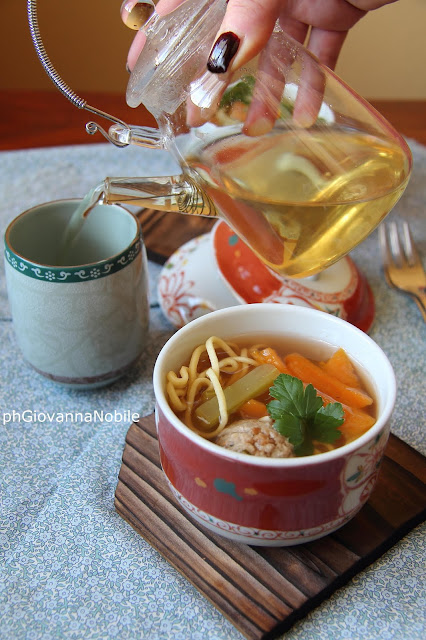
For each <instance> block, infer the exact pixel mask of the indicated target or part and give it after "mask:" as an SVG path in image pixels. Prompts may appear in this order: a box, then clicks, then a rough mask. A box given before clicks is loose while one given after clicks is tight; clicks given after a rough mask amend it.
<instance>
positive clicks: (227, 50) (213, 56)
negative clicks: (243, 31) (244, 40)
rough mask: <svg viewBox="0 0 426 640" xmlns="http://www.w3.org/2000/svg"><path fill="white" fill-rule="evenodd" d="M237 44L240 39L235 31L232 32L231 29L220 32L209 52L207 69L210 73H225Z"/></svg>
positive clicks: (235, 51)
mask: <svg viewBox="0 0 426 640" xmlns="http://www.w3.org/2000/svg"><path fill="white" fill-rule="evenodd" d="M239 46H240V39H239V37H238V36H236V35H235V33H232V31H228V32H227V33H222V35H220V36H219V37H218V39H217V40H216V42H215V43H214V45H213V48H212V50H211V52H210V55H209V59H208V61H207V69H208V70H209V71H211V73H225V72H226V71H227V70H228V67H229V64H230V62H231V60H232V58H233V57H234V56H235V54H236V53H237V51H238V47H239Z"/></svg>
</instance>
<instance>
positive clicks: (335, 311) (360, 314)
mask: <svg viewBox="0 0 426 640" xmlns="http://www.w3.org/2000/svg"><path fill="white" fill-rule="evenodd" d="M158 297H159V301H160V306H161V308H162V310H163V312H164V314H165V315H166V317H167V318H168V319H169V320H170V322H171V323H172V324H173V325H174V326H176V327H177V328H180V327H183V326H184V325H185V324H187V323H188V322H190V321H191V320H194V319H195V318H198V317H200V316H202V315H204V314H206V313H210V312H211V311H214V310H217V309H223V308H225V307H231V306H235V305H238V304H252V303H256V302H274V303H277V304H294V305H299V306H305V307H310V308H313V309H319V310H321V311H325V312H327V313H330V314H332V315H335V316H337V317H340V318H342V319H343V320H347V321H348V322H350V323H351V324H354V325H355V326H357V327H358V328H360V329H362V330H363V331H366V332H368V331H369V329H370V328H371V325H372V322H373V319H374V298H373V294H372V291H371V289H370V286H369V284H368V282H367V281H366V279H365V277H364V276H363V274H362V273H361V272H360V270H359V269H358V267H357V266H356V265H355V263H354V262H353V261H352V260H351V258H349V257H346V258H343V259H342V260H340V261H339V262H338V263H336V264H335V265H333V266H331V267H329V268H328V269H327V270H326V271H324V272H322V273H321V274H319V275H318V276H316V277H311V278H304V279H300V280H296V279H293V278H284V277H281V276H278V275H277V274H274V273H273V272H272V271H270V270H269V269H268V268H267V267H266V266H265V265H264V264H263V263H262V262H261V261H260V259H259V258H258V257H257V256H256V255H255V253H254V252H253V251H252V250H251V249H250V248H249V247H248V246H247V245H246V244H245V243H244V242H243V241H242V240H241V239H240V238H239V237H238V236H237V235H236V234H235V233H234V231H233V230H232V229H231V228H230V227H229V226H228V225H227V224H226V222H224V221H222V220H219V221H218V222H217V224H216V225H215V226H214V227H213V230H212V231H211V232H210V233H209V234H204V235H202V236H199V237H198V238H195V239H193V240H190V241H189V242H187V243H186V244H184V245H183V246H182V247H180V249H178V250H177V251H176V252H175V253H174V254H173V255H172V256H171V257H170V258H169V260H168V261H167V262H166V264H165V265H164V268H163V270H162V272H161V276H160V280H159V286H158Z"/></svg>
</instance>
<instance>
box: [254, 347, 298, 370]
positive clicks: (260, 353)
mask: <svg viewBox="0 0 426 640" xmlns="http://www.w3.org/2000/svg"><path fill="white" fill-rule="evenodd" d="M250 355H251V356H252V358H253V360H256V362H258V363H259V364H272V365H274V367H276V368H277V369H278V371H279V372H280V373H290V372H289V370H288V368H287V367H286V366H285V364H284V361H283V359H282V358H281V357H280V356H279V355H278V353H277V352H276V351H275V349H272V347H266V348H265V349H253V351H252V352H251V353H250Z"/></svg>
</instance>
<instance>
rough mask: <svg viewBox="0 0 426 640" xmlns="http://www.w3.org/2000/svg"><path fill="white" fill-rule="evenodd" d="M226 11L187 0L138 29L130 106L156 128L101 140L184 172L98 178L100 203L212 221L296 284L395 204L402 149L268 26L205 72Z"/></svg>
mask: <svg viewBox="0 0 426 640" xmlns="http://www.w3.org/2000/svg"><path fill="white" fill-rule="evenodd" d="M225 9H226V2H225V0H186V2H184V3H183V4H182V5H180V6H179V7H178V8H177V9H175V10H174V11H173V12H172V13H170V14H168V15H167V16H163V17H161V16H159V15H158V14H157V13H155V12H154V13H153V14H152V16H151V17H150V18H149V20H148V21H147V23H146V24H145V26H144V28H143V29H144V31H145V35H146V44H145V46H144V48H143V50H142V53H141V55H140V57H139V59H138V61H137V64H136V66H135V68H134V70H133V72H132V74H131V77H130V81H129V84H128V89H127V102H128V104H129V105H130V106H132V107H137V106H139V105H140V104H141V103H142V104H143V105H144V106H145V107H146V108H147V109H148V110H149V111H150V112H151V113H152V114H153V115H154V117H155V119H156V121H157V123H158V129H151V128H146V127H132V126H128V125H124V124H123V125H121V124H115V125H113V126H112V127H111V128H110V130H109V138H110V139H112V140H113V141H115V142H116V143H117V144H119V145H126V144H136V145H142V146H148V147H151V148H152V147H154V148H165V149H167V150H168V151H170V152H171V154H172V155H173V156H174V157H175V158H176V160H177V161H178V162H179V164H180V166H181V168H182V174H181V175H179V176H172V177H170V178H164V177H161V178H145V177H143V178H140V177H133V178H107V179H106V180H105V182H104V185H103V187H102V191H103V196H102V197H103V201H104V202H105V203H114V202H121V203H129V204H134V205H141V206H152V207H155V208H161V209H166V210H175V211H179V212H181V213H187V214H195V215H209V216H217V217H220V218H223V219H224V220H225V221H226V222H227V223H228V224H229V225H230V227H232V229H233V230H234V231H235V232H236V233H237V234H238V235H239V236H240V237H241V238H242V239H243V240H244V241H245V242H246V243H247V244H248V245H249V246H250V248H251V249H252V250H253V251H254V252H255V253H256V254H257V256H258V257H259V258H260V259H261V260H262V261H263V262H264V263H265V264H266V265H267V266H268V267H270V268H271V269H273V270H274V271H276V272H278V273H279V274H281V275H286V276H291V277H306V276H309V275H312V274H315V273H317V272H319V271H321V270H323V269H325V268H327V267H328V266H330V265H331V264H333V263H334V262H336V261H337V260H339V259H340V258H341V257H343V256H344V255H345V254H347V253H348V252H349V251H350V250H351V249H353V248H354V247H355V246H356V245H357V244H358V243H360V242H361V241H362V240H364V238H366V236H367V235H368V234H370V233H371V231H372V230H373V229H374V228H375V227H376V226H377V225H378V224H379V223H380V221H381V220H382V219H383V218H384V216H385V215H386V214H387V213H388V212H389V211H390V210H391V209H392V207H393V206H394V205H395V203H396V202H397V201H398V199H399V198H400V197H401V195H402V193H403V191H404V189H405V187H406V185H407V182H408V178H409V174H410V171H411V164H412V160H411V154H410V150H409V148H408V146H407V144H406V142H405V141H404V140H403V138H402V137H401V136H400V135H399V134H398V133H397V132H396V131H395V130H394V129H393V127H392V126H391V125H390V124H389V123H388V122H387V121H386V120H385V119H384V118H383V117H382V116H381V115H380V114H379V113H377V112H376V111H375V110H374V109H373V108H372V107H371V105H369V104H368V102H366V101H365V100H364V99H362V98H361V97H360V96H359V95H357V94H356V93H355V92H354V91H353V90H352V89H351V88H350V87H348V86H347V85H346V84H345V83H344V82H343V81H342V80H341V79H340V78H338V77H337V76H336V75H335V74H334V73H333V72H332V71H330V70H329V69H328V68H327V67H325V66H324V65H322V64H321V63H320V62H319V61H318V60H317V59H316V58H315V57H314V56H313V55H312V54H311V53H310V52H308V51H307V50H306V49H305V48H304V47H303V46H302V45H300V44H299V43H297V42H296V41H294V40H293V39H292V38H290V37H289V36H288V35H286V34H285V33H284V32H283V30H282V29H281V28H280V25H279V23H277V24H276V26H275V30H274V32H273V34H272V37H271V38H270V40H269V42H268V44H267V46H266V47H265V49H264V50H262V51H261V53H260V54H259V55H258V56H257V57H256V58H255V59H253V60H251V61H250V62H249V63H248V64H246V65H245V66H244V67H241V68H239V69H236V70H235V71H232V72H229V71H228V72H225V73H211V72H210V71H208V70H207V67H206V62H207V59H208V55H209V52H210V50H211V48H212V44H213V42H214V39H215V37H216V33H217V29H218V27H219V25H220V23H221V20H222V17H223V15H224V13H225ZM136 115H137V112H136ZM135 119H137V117H136V118H135ZM144 172H145V167H144V166H143V162H142V161H141V173H144Z"/></svg>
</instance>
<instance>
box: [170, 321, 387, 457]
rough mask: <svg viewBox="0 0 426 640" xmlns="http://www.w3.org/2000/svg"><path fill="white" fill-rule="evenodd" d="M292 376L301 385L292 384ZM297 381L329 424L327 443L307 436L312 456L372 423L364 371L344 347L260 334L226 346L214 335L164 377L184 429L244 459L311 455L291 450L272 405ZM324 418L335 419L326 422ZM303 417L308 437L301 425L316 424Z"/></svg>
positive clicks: (369, 390)
mask: <svg viewBox="0 0 426 640" xmlns="http://www.w3.org/2000/svg"><path fill="white" fill-rule="evenodd" d="M294 378H296V379H298V380H299V381H301V382H296V383H295V381H294ZM294 383H295V384H296V385H298V386H297V389H298V391H297V393H298V396H300V398H301V397H302V396H303V394H307V393H308V390H307V386H308V385H310V384H311V385H312V386H313V387H314V389H315V391H316V395H317V396H319V398H321V400H322V403H321V401H318V400H317V401H316V402H317V404H319V406H321V404H322V405H323V408H322V409H318V411H319V412H320V413H321V414H323V413H326V414H327V418H326V420H327V421H328V422H330V425H331V424H332V423H333V424H334V431H333V427H332V426H330V432H331V431H333V433H334V435H333V438H334V439H332V441H327V437H328V436H327V437H326V438H325V441H320V440H319V439H318V440H317V439H316V436H315V433H316V431H315V430H313V431H312V434H313V435H312V438H311V440H312V447H313V448H312V451H311V453H313V454H318V453H323V452H326V451H329V450H331V449H335V448H338V447H341V446H343V445H345V444H347V443H349V442H351V441H352V440H355V439H356V438H358V437H359V436H360V435H362V434H363V433H365V431H367V430H368V429H369V428H370V427H372V426H373V424H374V423H375V420H376V403H375V401H374V396H373V393H372V384H371V383H370V381H369V380H368V375H367V374H366V372H364V371H361V370H360V369H359V368H358V367H355V366H354V364H353V363H352V362H351V361H350V359H349V358H348V356H347V355H346V353H345V352H344V351H343V350H342V349H339V348H336V347H334V346H332V345H330V344H328V343H325V342H317V341H306V340H301V339H299V338H297V339H295V338H294V337H292V336H287V337H271V336H270V335H266V334H264V333H260V332H259V333H258V334H255V335H244V336H237V337H234V338H230V339H227V340H222V339H220V338H216V337H211V338H209V340H208V341H206V343H205V344H204V345H200V346H199V347H198V348H197V349H195V350H194V352H193V353H192V355H191V358H190V359H189V360H188V361H187V362H186V363H185V364H184V365H183V366H182V367H181V368H180V370H179V372H169V374H168V376H167V393H168V396H169V402H170V406H171V408H172V409H173V410H174V412H175V413H176V415H177V416H178V417H179V418H180V419H181V420H182V421H183V422H184V424H185V425H186V426H187V427H189V428H190V429H192V430H194V431H196V432H197V433H198V434H199V435H202V436H203V437H205V438H207V439H209V440H211V441H212V442H215V443H216V444H218V445H219V446H225V447H227V448H230V449H234V450H236V451H237V450H238V451H239V452H243V453H248V454H249V455H264V456H270V457H292V456H294V455H310V454H306V453H303V451H307V450H308V449H306V448H304V447H303V446H301V447H298V446H296V445H295V446H294V447H293V444H294V442H293V440H292V438H291V437H290V436H288V433H287V432H286V430H285V428H284V429H283V427H282V421H281V419H279V420H277V419H274V412H273V411H272V409H271V407H272V406H273V405H275V407H276V406H277V400H276V398H277V395H276V393H277V392H276V391H274V388H275V387H276V385H278V386H279V387H280V386H281V387H287V386H288V385H292V384H294ZM292 393H293V391H292ZM309 393H310V392H309ZM300 398H299V399H298V400H297V402H300ZM271 403H272V404H271ZM338 405H339V406H340V409H339V407H338ZM324 408H326V411H324ZM339 412H340V414H339ZM284 413H286V411H285V412H284ZM275 414H276V412H275ZM328 414H333V415H332V417H331V418H328ZM339 415H340V416H341V418H340V422H339V424H338V431H337V432H336V431H335V428H336V423H335V420H339V418H338V417H336V416H339ZM284 417H286V416H284ZM300 419H301V424H302V426H303V429H306V434H307V433H308V431H309V428H310V427H309V426H306V425H309V424H310V422H309V421H311V422H312V420H313V418H312V417H309V416H308V417H307V418H306V420H305V418H304V417H303V415H302V414H301V417H300ZM333 420H334V422H333ZM312 424H313V422H312ZM301 428H302V427H301ZM306 437H307V436H306ZM309 437H311V436H309ZM265 443H266V444H265ZM288 445H289V446H288ZM301 452H302V453H301Z"/></svg>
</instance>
